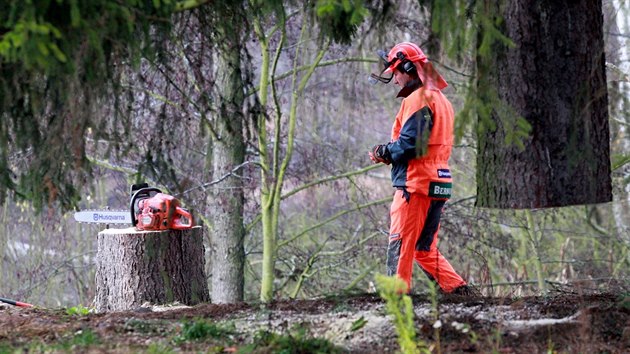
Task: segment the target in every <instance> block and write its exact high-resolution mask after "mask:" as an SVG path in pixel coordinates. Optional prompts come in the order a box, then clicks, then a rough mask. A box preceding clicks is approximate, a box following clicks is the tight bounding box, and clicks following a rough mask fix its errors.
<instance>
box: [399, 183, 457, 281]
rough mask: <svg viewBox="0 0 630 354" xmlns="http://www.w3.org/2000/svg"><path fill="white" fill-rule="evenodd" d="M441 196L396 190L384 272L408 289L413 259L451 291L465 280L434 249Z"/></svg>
mask: <svg viewBox="0 0 630 354" xmlns="http://www.w3.org/2000/svg"><path fill="white" fill-rule="evenodd" d="M444 204H445V201H444V200H436V199H431V198H429V197H427V196H424V195H421V194H416V193H412V194H409V193H406V192H405V191H404V190H397V191H396V194H395V195H394V201H393V202H392V206H391V209H390V217H391V226H390V230H389V245H388V249H387V275H394V274H397V275H398V276H399V277H400V278H401V279H402V280H404V281H405V282H406V283H407V290H408V291H409V290H410V289H411V273H412V270H413V261H414V260H415V261H416V262H418V264H419V265H420V267H422V269H423V270H424V271H425V272H426V273H427V275H429V277H432V278H433V280H435V281H436V282H437V283H438V284H439V285H440V287H441V288H442V290H444V291H445V292H451V291H453V290H454V289H455V288H457V287H459V286H461V285H465V284H466V282H465V281H464V280H463V279H462V277H461V276H459V274H457V272H455V270H454V269H453V267H452V266H451V264H450V263H449V262H448V261H447V260H446V258H444V256H442V254H441V253H440V251H439V250H438V249H437V241H438V236H437V235H438V231H439V229H440V217H441V216H442V208H443V207H444Z"/></svg>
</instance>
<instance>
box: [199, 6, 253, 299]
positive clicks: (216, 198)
mask: <svg viewBox="0 0 630 354" xmlns="http://www.w3.org/2000/svg"><path fill="white" fill-rule="evenodd" d="M239 9H241V7H240V6H234V5H231V4H230V5H229V6H227V7H223V6H221V11H224V12H228V13H229V16H228V15H226V16H225V18H230V19H234V20H232V21H226V22H224V23H223V26H222V28H218V29H217V32H218V33H217V36H218V38H219V40H220V43H218V44H217V45H218V49H219V50H218V53H217V58H216V59H217V80H216V85H217V87H218V88H219V97H220V102H219V112H218V113H219V115H218V116H217V119H216V123H215V131H216V133H217V136H216V139H215V140H214V141H213V144H212V146H213V148H212V151H211V154H212V179H213V180H215V181H218V180H221V182H219V183H217V184H216V185H214V186H213V188H212V189H211V193H210V200H208V205H210V210H211V217H212V236H211V238H210V245H211V246H210V250H211V259H212V296H211V297H212V302H213V303H234V302H239V301H243V288H244V282H245V281H244V268H245V250H244V245H243V240H244V237H245V228H244V226H243V205H244V191H243V180H242V178H241V177H240V175H241V174H242V172H241V171H242V170H238V167H239V166H241V165H242V164H243V162H244V161H245V141H244V140H245V138H244V134H243V121H244V119H245V118H244V115H243V113H242V111H243V105H244V99H245V96H244V83H243V77H242V72H241V55H242V52H243V48H242V45H241V44H242V42H243V40H242V36H243V33H242V29H241V28H240V27H239V26H240V24H239V21H240V19H239V18H240V16H239V15H238V11H239ZM233 11H234V13H232V12H233ZM226 176H227V177H226Z"/></svg>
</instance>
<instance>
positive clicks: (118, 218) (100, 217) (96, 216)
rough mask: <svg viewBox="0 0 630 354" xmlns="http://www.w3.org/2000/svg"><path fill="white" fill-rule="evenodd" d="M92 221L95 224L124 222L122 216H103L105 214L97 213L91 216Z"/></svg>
mask: <svg viewBox="0 0 630 354" xmlns="http://www.w3.org/2000/svg"><path fill="white" fill-rule="evenodd" d="M92 219H93V220H94V221H96V222H99V221H125V217H124V216H122V215H105V214H99V213H94V214H93V215H92Z"/></svg>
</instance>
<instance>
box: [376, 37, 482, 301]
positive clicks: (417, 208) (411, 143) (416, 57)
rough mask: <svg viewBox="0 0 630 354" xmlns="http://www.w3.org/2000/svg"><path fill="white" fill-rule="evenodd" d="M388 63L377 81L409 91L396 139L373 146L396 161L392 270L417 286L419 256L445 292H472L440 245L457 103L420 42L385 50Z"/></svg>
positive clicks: (380, 158) (379, 158)
mask: <svg viewBox="0 0 630 354" xmlns="http://www.w3.org/2000/svg"><path fill="white" fill-rule="evenodd" d="M379 56H381V58H382V59H383V61H384V64H385V67H384V69H383V71H382V72H381V73H380V74H379V75H375V74H372V75H371V81H372V82H373V83H375V82H376V80H378V81H381V82H384V83H388V82H389V81H391V79H392V78H393V79H394V83H395V84H396V85H398V86H400V87H401V90H400V92H399V93H398V96H397V97H403V100H402V103H401V105H400V110H399V111H398V114H396V120H395V121H394V125H393V127H392V133H391V141H390V142H389V143H387V144H380V145H376V146H374V147H373V148H372V150H371V151H370V152H369V156H370V158H371V159H372V161H374V163H385V164H388V165H389V164H391V165H392V170H391V177H392V184H393V186H394V187H395V188H396V192H395V194H394V200H393V202H392V205H391V209H390V217H391V226H390V230H389V244H388V249H387V273H388V275H390V276H391V275H394V274H397V275H398V276H399V277H400V278H401V279H402V280H404V281H405V282H406V283H407V291H408V292H409V291H410V290H411V273H412V270H413V261H414V260H415V261H416V262H418V264H419V265H420V267H421V268H422V269H423V270H424V272H425V273H426V274H427V275H428V276H429V278H431V279H432V280H434V281H435V282H437V284H438V285H439V286H440V288H441V289H442V291H443V292H446V293H455V294H463V295H469V294H471V289H470V288H469V287H468V285H467V284H466V281H464V279H462V277H461V276H459V274H457V272H455V270H454V269H453V267H452V266H451V264H450V263H449V262H448V261H447V260H446V258H444V256H442V254H441V253H440V251H439V250H438V248H437V242H438V230H439V228H440V217H441V215H442V208H443V207H444V204H445V203H446V201H447V200H448V199H449V198H450V197H451V189H452V179H451V171H450V169H449V165H448V159H449V157H450V155H451V149H452V146H453V120H454V114H453V107H452V106H451V103H450V102H449V101H448V99H447V98H446V97H445V96H444V94H443V93H442V91H441V90H442V89H444V88H445V87H446V86H447V85H448V84H447V83H446V81H444V79H443V78H442V76H440V74H439V73H438V72H437V71H436V70H435V69H434V68H433V65H432V64H431V63H430V62H429V61H428V59H427V57H426V56H425V55H424V53H423V52H422V50H421V49H420V47H418V46H417V45H416V44H413V43H409V42H403V43H399V44H396V45H395V46H394V47H393V48H392V49H391V50H390V51H389V53H386V52H384V51H379Z"/></svg>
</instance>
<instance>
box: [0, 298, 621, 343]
mask: <svg viewBox="0 0 630 354" xmlns="http://www.w3.org/2000/svg"><path fill="white" fill-rule="evenodd" d="M412 300H413V310H414V321H415V329H416V332H417V336H416V343H417V344H418V346H419V347H421V346H422V345H426V348H428V350H429V351H431V352H433V353H457V352H477V353H628V352H630V295H629V294H627V293H625V294H610V293H605V294H589V295H579V294H567V293H565V294H557V295H553V296H548V297H522V298H509V299H508V298H488V297H473V298H470V297H467V298H463V297H455V296H441V297H438V298H437V300H439V301H438V302H437V303H438V305H437V308H438V310H439V321H437V320H436V317H435V315H436V312H435V309H436V306H435V305H432V301H431V299H429V298H428V297H426V296H413V297H412ZM83 310H85V309H78V310H77V309H76V308H73V309H54V310H49V309H38V308H16V307H12V306H9V305H0V354H3V353H14V352H19V353H26V352H29V353H38V352H45V353H48V352H72V353H74V352H82V353H83V352H85V353H130V352H131V353H137V352H146V353H174V352H203V353H234V352H238V353H279V352H282V353H395V352H400V346H399V344H398V341H397V338H398V337H397V335H396V331H395V328H394V325H393V322H392V320H391V317H390V316H389V315H388V314H387V311H386V308H385V302H384V301H383V300H382V299H381V298H380V297H378V295H375V294H363V295H352V296H350V295H349V296H339V297H329V298H322V299H316V300H292V301H289V300H283V301H277V302H273V303H270V304H267V305H261V304H246V303H240V304H231V305H214V304H201V305H197V306H193V307H186V306H171V307H141V308H138V309H136V310H134V311H127V312H112V313H86V312H87V311H83Z"/></svg>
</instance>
